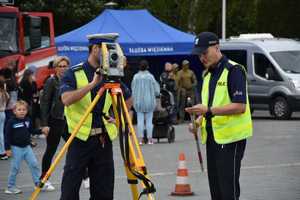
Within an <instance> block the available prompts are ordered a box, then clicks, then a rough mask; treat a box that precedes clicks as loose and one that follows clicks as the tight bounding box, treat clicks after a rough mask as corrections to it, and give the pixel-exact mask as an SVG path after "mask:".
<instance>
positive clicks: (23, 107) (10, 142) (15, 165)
mask: <svg viewBox="0 0 300 200" xmlns="http://www.w3.org/2000/svg"><path fill="white" fill-rule="evenodd" d="M27 112H28V104H27V103H26V102H25V101H22V100H21V101H17V102H16V105H15V108H14V114H15V117H12V118H11V119H10V120H9V121H8V122H7V125H6V137H5V149H6V154H7V155H8V156H12V159H11V167H10V172H9V176H8V187H7V189H6V190H5V193H7V194H18V193H21V192H22V191H21V190H20V189H19V188H17V187H16V177H17V174H18V173H19V169H20V167H21V163H22V161H23V160H25V161H26V163H27V164H28V166H29V169H30V171H31V175H32V179H33V182H34V185H35V186H37V185H38V184H39V182H40V180H39V177H40V169H39V165H38V161H37V159H36V157H35V155H34V154H33V151H32V148H31V147H30V135H31V133H32V131H33V128H32V124H31V122H30V119H29V118H28V117H26V115H27Z"/></svg>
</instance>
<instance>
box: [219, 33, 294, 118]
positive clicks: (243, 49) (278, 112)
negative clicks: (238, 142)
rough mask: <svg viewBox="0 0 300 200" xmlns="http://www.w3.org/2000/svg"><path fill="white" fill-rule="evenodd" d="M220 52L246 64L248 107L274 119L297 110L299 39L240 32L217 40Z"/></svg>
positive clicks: (289, 115) (286, 115)
mask: <svg viewBox="0 0 300 200" xmlns="http://www.w3.org/2000/svg"><path fill="white" fill-rule="evenodd" d="M220 47H221V51H222V53H223V54H225V55H226V56H227V57H228V58H229V59H231V60H233V61H236V62H238V63H240V64H242V65H244V66H245V67H246V68H247V72H248V76H247V80H248V93H249V98H250V104H251V110H252V111H254V110H269V111H270V114H271V115H273V116H275V118H277V119H288V118H290V117H291V115H292V113H293V112H294V111H300V42H299V41H297V40H292V39H285V38H274V37H273V36H272V35H271V34H241V35H240V36H239V37H231V38H230V39H228V40H224V41H220Z"/></svg>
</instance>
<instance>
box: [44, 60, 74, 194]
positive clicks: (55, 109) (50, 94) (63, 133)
mask: <svg viewBox="0 0 300 200" xmlns="http://www.w3.org/2000/svg"><path fill="white" fill-rule="evenodd" d="M69 65H70V61H69V59H68V58H67V57H65V56H58V57H57V58H56V59H55V60H54V61H53V67H54V70H55V75H53V76H50V77H49V78H48V79H47V80H46V83H45V85H44V90H43V93H42V96H41V126H42V131H43V132H44V133H45V134H46V135H47V147H46V151H45V153H44V156H43V160H42V174H41V178H43V176H44V175H45V174H46V172H47V171H48V169H49V168H50V165H51V162H52V159H53V156H54V154H55V152H56V150H57V147H58V144H59V141H60V138H61V137H63V138H64V140H67V137H68V128H67V123H66V120H65V117H64V105H63V103H62V102H61V100H60V97H59V85H60V79H61V78H62V76H63V74H64V72H65V71H66V69H67V68H68V67H69ZM43 189H45V190H47V191H52V190H55V188H54V186H53V185H52V184H51V183H50V182H49V181H47V182H46V184H45V186H44V188H43Z"/></svg>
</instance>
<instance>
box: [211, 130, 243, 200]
mask: <svg viewBox="0 0 300 200" xmlns="http://www.w3.org/2000/svg"><path fill="white" fill-rule="evenodd" d="M206 130H207V132H208V138H207V145H206V152H207V171H208V182H209V189H210V194H211V199H212V200H238V199H239V197H240V184H239V177H240V169H241V161H242V158H243V155H244V151H245V147H246V140H241V141H238V142H234V143H230V144H224V145H220V144H217V143H216V142H215V140H214V137H213V132H212V128H211V127H207V128H206Z"/></svg>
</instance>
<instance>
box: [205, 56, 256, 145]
mask: <svg viewBox="0 0 300 200" xmlns="http://www.w3.org/2000/svg"><path fill="white" fill-rule="evenodd" d="M229 64H230V65H233V66H231V67H242V66H241V65H237V63H235V62H233V61H229ZM242 68H243V67H242ZM243 71H244V72H245V73H246V71H245V70H244V68H243ZM228 72H229V71H228V68H227V67H226V66H225V67H224V69H223V72H222V74H221V76H220V78H219V80H218V81H217V84H216V89H215V93H214V95H213V100H212V101H213V102H212V106H211V107H219V106H225V105H227V104H230V103H231V100H230V96H229V92H228V85H227V84H228ZM210 78H211V73H208V74H206V76H205V77H204V80H203V86H202V93H201V95H202V104H203V105H206V106H208V95H209V81H210ZM246 96H247V104H246V111H245V112H244V113H242V114H235V115H224V116H214V117H213V118H212V119H211V121H212V129H213V134H214V138H215V141H216V143H218V144H228V143H232V142H236V141H239V140H242V139H245V138H248V137H250V136H252V119H251V112H250V106H249V99H248V92H247V89H246ZM206 123H207V121H206V119H205V118H204V119H203V121H202V125H201V136H202V137H201V139H202V143H203V144H205V143H206V140H207V131H206Z"/></svg>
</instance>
